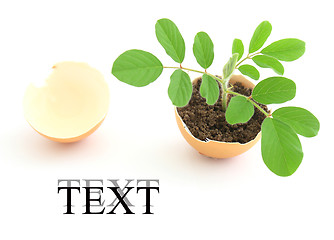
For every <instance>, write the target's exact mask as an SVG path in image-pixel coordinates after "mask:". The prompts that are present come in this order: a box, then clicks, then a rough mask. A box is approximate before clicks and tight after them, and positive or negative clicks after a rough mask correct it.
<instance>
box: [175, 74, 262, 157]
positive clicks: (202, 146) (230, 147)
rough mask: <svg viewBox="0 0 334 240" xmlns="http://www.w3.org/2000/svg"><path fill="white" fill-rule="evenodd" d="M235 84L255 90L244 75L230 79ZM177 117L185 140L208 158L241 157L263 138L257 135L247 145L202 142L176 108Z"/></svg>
mask: <svg viewBox="0 0 334 240" xmlns="http://www.w3.org/2000/svg"><path fill="white" fill-rule="evenodd" d="M198 79H199V78H196V79H195V80H194V82H195V81H198ZM235 82H241V83H242V84H243V85H244V86H245V87H248V88H254V87H255V85H254V84H253V83H252V82H250V81H249V80H247V79H246V78H245V77H244V76H242V75H233V76H232V77H231V79H230V83H231V84H233V83H235ZM175 117H176V122H177V126H178V127H179V129H180V131H181V134H182V135H183V137H184V138H185V140H186V141H187V142H188V143H189V144H190V145H191V146H192V147H193V148H195V149H196V150H197V151H198V152H199V153H200V154H203V155H205V156H208V157H213V158H231V157H235V156H237V155H240V154H242V153H244V152H246V151H247V150H249V149H250V148H251V147H253V146H254V145H255V144H256V143H257V142H258V141H259V140H260V138H261V132H259V133H258V134H257V136H256V137H255V139H253V140H252V141H249V142H247V143H245V144H241V143H238V142H232V143H230V142H218V141H214V140H208V141H206V142H205V141H201V140H199V139H197V138H195V137H194V136H193V135H192V134H191V133H190V131H189V130H188V128H187V126H186V124H185V123H184V122H183V121H182V119H181V117H180V116H179V114H178V112H177V109H176V108H175Z"/></svg>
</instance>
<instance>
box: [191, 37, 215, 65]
mask: <svg viewBox="0 0 334 240" xmlns="http://www.w3.org/2000/svg"><path fill="white" fill-rule="evenodd" d="M193 52H194V55H195V58H196V60H197V62H198V64H199V65H200V66H201V67H202V68H204V69H207V68H208V67H210V66H211V64H212V62H213V57H214V53H213V43H212V41H211V38H210V37H209V35H208V34H206V33H205V32H199V33H197V34H196V36H195V40H194V45H193Z"/></svg>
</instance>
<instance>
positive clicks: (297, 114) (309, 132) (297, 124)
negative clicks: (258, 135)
mask: <svg viewBox="0 0 334 240" xmlns="http://www.w3.org/2000/svg"><path fill="white" fill-rule="evenodd" d="M272 116H273V118H274V119H278V120H280V121H282V122H284V123H286V124H288V125H289V126H290V127H292V128H293V130H295V132H296V133H298V134H300V135H302V136H305V137H314V136H316V135H317V134H318V131H319V128H320V123H319V121H318V119H317V118H316V117H315V116H314V115H313V114H312V113H311V112H309V111H307V110H306V109H304V108H300V107H282V108H279V109H277V110H276V111H274V112H273V114H272Z"/></svg>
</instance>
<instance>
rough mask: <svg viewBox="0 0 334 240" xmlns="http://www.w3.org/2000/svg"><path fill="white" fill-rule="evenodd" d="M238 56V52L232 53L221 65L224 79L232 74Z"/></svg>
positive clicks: (227, 78)
mask: <svg viewBox="0 0 334 240" xmlns="http://www.w3.org/2000/svg"><path fill="white" fill-rule="evenodd" d="M238 56H239V54H238V53H233V54H232V57H230V59H229V60H228V62H227V63H226V64H225V66H224V67H223V76H224V80H229V79H230V77H231V76H232V74H233V71H234V69H235V66H236V65H237V61H238Z"/></svg>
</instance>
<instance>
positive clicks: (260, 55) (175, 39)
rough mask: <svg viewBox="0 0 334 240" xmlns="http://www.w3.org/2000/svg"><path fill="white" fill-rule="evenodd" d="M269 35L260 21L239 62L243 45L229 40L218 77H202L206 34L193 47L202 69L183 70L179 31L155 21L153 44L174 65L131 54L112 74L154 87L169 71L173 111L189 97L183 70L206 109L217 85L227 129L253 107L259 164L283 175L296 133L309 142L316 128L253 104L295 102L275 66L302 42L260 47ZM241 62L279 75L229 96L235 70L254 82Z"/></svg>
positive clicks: (296, 156)
mask: <svg viewBox="0 0 334 240" xmlns="http://www.w3.org/2000/svg"><path fill="white" fill-rule="evenodd" d="M271 30H272V26H271V24H270V23H269V22H268V21H264V22H262V23H261V24H260V25H259V26H258V27H257V28H256V30H255V32H254V34H253V36H252V38H251V41H250V44H249V48H248V54H247V55H246V56H245V57H244V58H242V57H243V54H244V45H243V42H242V41H241V40H240V39H234V41H233V45H232V56H231V57H230V59H229V60H228V62H227V63H226V64H225V66H224V67H223V69H222V70H223V71H222V77H221V78H220V77H217V76H216V75H213V74H210V73H208V72H207V69H208V68H209V67H210V66H211V64H212V62H213V59H214V50H213V48H214V47H213V43H212V41H211V38H210V37H209V35H208V34H207V33H205V32H199V33H197V34H196V36H195V39H194V44H193V53H194V56H195V58H196V60H197V62H198V64H199V65H200V66H201V67H202V68H203V69H204V70H195V69H189V68H185V67H183V66H182V63H183V60H184V57H185V43H184V40H183V37H182V35H181V33H180V32H179V29H178V28H177V26H176V25H175V24H174V23H173V22H172V21H171V20H169V19H165V18H164V19H160V20H158V21H157V23H156V25H155V33H156V36H157V39H158V41H159V42H160V44H161V45H162V47H163V48H164V49H165V51H166V53H167V54H168V55H169V56H170V57H171V58H172V59H173V60H174V61H175V62H176V63H178V64H179V66H163V65H162V63H161V62H160V61H159V59H158V58H157V57H155V56H154V55H152V54H151V53H149V52H146V51H142V50H137V49H132V50H128V51H126V52H124V53H123V54H121V55H120V56H119V57H118V58H117V59H116V60H115V62H114V64H113V67H112V74H113V75H114V76H115V77H116V78H118V79H119V80H120V81H122V82H125V83H127V84H130V85H132V86H136V87H143V86H146V85H148V84H150V83H151V82H154V81H155V80H156V79H157V78H158V77H159V76H160V74H161V73H162V71H163V70H164V69H175V70H174V72H173V73H172V75H171V77H170V83H169V87H168V96H169V98H170V100H171V101H172V103H173V104H174V105H175V106H177V107H183V106H185V105H187V104H188V102H189V100H190V98H191V95H192V84H191V80H190V77H189V75H188V74H187V72H186V71H191V72H196V73H200V74H201V75H202V83H201V86H200V94H201V96H202V97H204V98H205V99H206V102H207V103H208V104H210V105H213V104H215V103H216V102H217V100H218V98H219V86H218V85H219V84H220V85H221V88H222V109H223V111H224V112H225V116H226V121H227V122H228V123H229V124H237V123H246V122H248V120H249V119H250V118H251V117H252V116H253V114H254V107H256V108H257V109H259V110H260V111H261V112H262V113H263V114H264V115H265V116H266V118H265V120H264V121H263V123H262V126H261V131H262V139H261V152H262V158H263V161H264V163H265V164H266V165H267V167H268V168H269V169H270V170H271V171H272V172H274V173H275V174H277V175H279V176H289V175H292V174H293V173H294V172H295V171H296V170H297V168H298V166H299V165H300V163H301V161H302V158H303V151H302V146H301V143H300V141H299V138H298V135H297V134H299V135H302V136H305V137H314V136H316V135H317V133H318V131H319V128H320V124H319V121H318V120H317V118H316V117H315V116H314V115H313V114H312V113H311V112H309V111H308V110H306V109H303V108H300V107H281V108H279V109H277V110H275V111H274V112H273V113H267V112H266V111H265V110H264V109H262V108H261V106H260V105H259V104H258V103H261V104H274V103H275V104H277V103H284V102H287V101H289V100H291V99H293V98H294V97H295V94H296V85H295V83H294V82H293V81H292V80H291V79H288V78H285V77H282V75H283V73H284V67H283V65H282V64H281V62H280V61H286V62H289V61H294V60H296V59H298V58H300V57H301V56H302V55H303V54H304V52H305V42H303V41H301V40H299V39H295V38H286V39H282V40H278V41H275V42H273V43H271V44H270V45H268V46H266V47H264V48H262V47H263V45H264V43H265V42H266V40H267V38H268V37H269V35H270V33H271ZM261 48H262V49H261ZM260 49H261V50H260ZM246 60H252V61H253V62H254V63H255V65H257V66H258V67H261V68H271V69H272V70H273V71H274V72H275V73H276V74H278V75H280V76H274V77H269V78H266V79H264V80H262V81H260V82H259V83H258V84H257V85H256V86H255V87H254V89H253V92H252V95H251V97H248V96H244V95H242V94H239V93H237V92H233V91H232V90H231V89H232V88H231V87H229V80H230V78H231V76H232V74H233V72H234V70H239V71H240V72H241V73H242V74H244V75H247V76H248V77H250V78H252V79H254V80H259V79H260V73H259V71H258V70H257V68H256V67H254V66H252V65H249V64H244V62H245V61H246ZM228 95H233V96H234V97H233V98H231V100H230V102H229V104H227V99H228V98H227V97H228Z"/></svg>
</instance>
